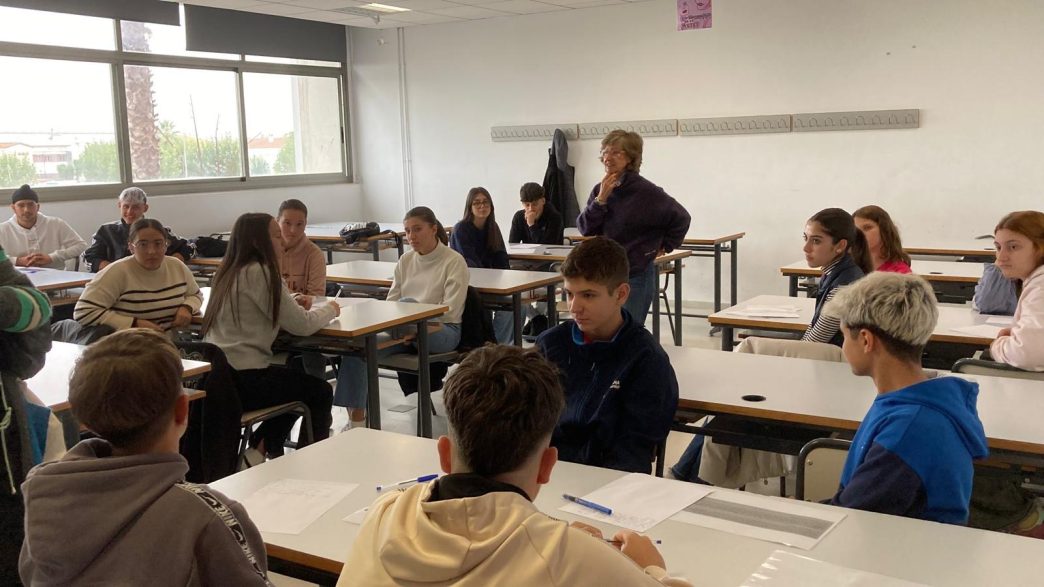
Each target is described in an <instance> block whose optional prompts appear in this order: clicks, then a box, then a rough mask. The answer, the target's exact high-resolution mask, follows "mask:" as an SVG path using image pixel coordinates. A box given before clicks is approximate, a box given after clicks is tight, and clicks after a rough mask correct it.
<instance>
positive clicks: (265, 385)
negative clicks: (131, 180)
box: [202, 212, 341, 461]
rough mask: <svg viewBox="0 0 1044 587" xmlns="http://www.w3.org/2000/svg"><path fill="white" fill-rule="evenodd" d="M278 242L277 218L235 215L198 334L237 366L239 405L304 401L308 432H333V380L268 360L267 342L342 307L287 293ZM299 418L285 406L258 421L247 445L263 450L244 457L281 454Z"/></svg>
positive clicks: (315, 324) (306, 330) (302, 332)
mask: <svg viewBox="0 0 1044 587" xmlns="http://www.w3.org/2000/svg"><path fill="white" fill-rule="evenodd" d="M282 246H283V241H282V235H281V233H280V231H279V225H278V224H276V221H275V218H272V217H271V216H270V215H268V214H265V213H261V212H258V213H248V214H243V215H242V216H240V217H239V218H237V219H236V223H235V225H234V226H233V227H232V236H230V237H229V239H228V251H227V252H226V253H225V258H224V260H222V261H221V266H220V267H218V270H217V273H215V274H214V280H213V282H212V283H213V285H212V286H211V289H210V299H209V300H208V302H207V311H206V314H205V315H204V316H203V329H202V331H203V340H204V341H205V342H209V343H213V344H215V345H217V346H218V347H220V348H221V350H222V351H223V352H224V353H225V358H226V359H228V364H229V365H230V366H231V367H232V369H233V370H234V371H235V380H236V391H237V392H239V401H240V403H241V404H242V406H243V410H244V411H248V410H257V409H260V408H267V407H269V406H275V405H279V404H283V403H286V402H291V401H300V402H304V403H305V405H307V406H308V411H309V412H311V416H312V439H313V440H314V441H316V442H318V441H320V440H323V439H324V438H329V436H330V423H331V419H332V418H331V414H330V402H331V397H330V384H329V383H327V382H325V381H323V380H322V379H319V378H317V377H313V376H311V375H308V374H307V373H301V372H298V371H294V370H292V369H288V368H286V367H282V366H277V365H272V364H271V362H272V342H273V341H275V338H276V335H277V334H279V331H280V330H285V331H287V332H289V333H290V334H293V335H297V336H308V335H311V334H315V332H316V331H318V330H319V329H321V328H322V327H323V326H326V325H327V324H329V323H330V321H331V320H333V319H334V318H335V317H337V316H339V315H340V313H341V307H340V306H338V305H337V304H336V303H326V304H322V305H318V306H316V307H312V298H311V297H310V296H298V297H297V298H294V297H293V295H291V293H290V290H289V289H287V287H286V284H285V283H283V280H282V279H281V277H280V273H279V262H278V260H277V257H276V251H277V250H278V249H280V248H281V247H282ZM296 419H297V416H296V415H294V414H286V415H283V416H280V417H278V418H274V419H271V420H268V421H266V422H264V423H263V424H261V426H260V427H259V428H258V429H257V432H255V433H254V436H253V437H252V438H251V439H250V446H251V447H252V448H253V449H255V450H256V451H257V452H258V453H260V454H256V453H250V454H249V455H248V456H249V458H248V461H250V460H260V457H262V456H265V455H267V456H269V457H278V456H281V455H282V454H283V444H284V443H285V442H286V438H287V436H288V435H289V434H290V429H291V428H293V425H294V420H296ZM302 442H303V437H302ZM298 446H301V443H299V444H298Z"/></svg>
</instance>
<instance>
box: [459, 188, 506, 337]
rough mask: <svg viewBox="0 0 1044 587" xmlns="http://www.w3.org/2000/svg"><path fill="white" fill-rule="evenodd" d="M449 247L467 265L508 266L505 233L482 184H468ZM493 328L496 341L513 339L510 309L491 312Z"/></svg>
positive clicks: (478, 266) (494, 267)
mask: <svg viewBox="0 0 1044 587" xmlns="http://www.w3.org/2000/svg"><path fill="white" fill-rule="evenodd" d="M449 245H450V248H451V249H453V250H454V251H457V252H458V253H460V254H461V256H462V257H464V261H465V262H466V263H467V264H468V267H477V268H480V269H510V268H511V265H510V264H509V263H508V256H507V249H505V248H504V235H503V234H502V233H501V232H500V226H499V225H497V218H496V215H495V214H494V209H493V198H492V196H490V195H489V191H487V190H486V188H483V187H476V188H471V190H469V191H468V199H467V202H466V203H465V204H464V218H463V219H461V221H460V222H458V223H457V224H455V225H454V226H453V233H452V235H451V236H450V242H449ZM493 332H494V333H495V334H496V337H497V342H499V343H501V344H511V342H512V341H514V339H515V317H514V314H513V313H512V312H511V311H510V310H497V311H495V312H493Z"/></svg>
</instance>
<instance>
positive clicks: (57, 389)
mask: <svg viewBox="0 0 1044 587" xmlns="http://www.w3.org/2000/svg"><path fill="white" fill-rule="evenodd" d="M86 348H87V347H85V346H82V345H78V344H72V343H68V342H53V343H51V350H49V351H47V360H46V362H45V363H44V367H43V369H41V370H40V372H39V373H37V374H36V375H34V376H33V377H32V378H31V379H28V380H26V382H25V383H26V385H28V386H29V389H31V390H32V392H33V393H35V394H36V397H38V398H40V400H41V401H43V403H44V405H45V406H47V407H49V408H51V411H53V412H62V411H65V410H68V409H69V377H70V376H71V375H72V371H73V367H75V366H76V360H77V359H79V358H80V355H82V354H83V351H84V349H86ZM181 366H182V368H184V373H182V378H183V379H192V378H193V377H198V376H200V375H203V374H204V373H207V372H209V371H210V363H206V362H203V361H190V360H188V359H182V360H181ZM191 391H192V393H191V394H189V399H198V398H201V397H203V396H204V395H205V394H204V393H203V391H202V390H195V389H194V390H191Z"/></svg>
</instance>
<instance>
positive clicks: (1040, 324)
mask: <svg viewBox="0 0 1044 587" xmlns="http://www.w3.org/2000/svg"><path fill="white" fill-rule="evenodd" d="M994 244H995V246H996V247H997V267H998V268H1000V270H1001V271H1002V272H1003V273H1004V276H1005V277H1007V278H1008V279H1013V280H1018V281H1017V283H1018V284H1019V289H1021V290H1022V292H1021V293H1020V294H1019V303H1018V306H1017V307H1016V308H1015V318H1014V322H1013V323H1012V326H1011V328H1004V329H1002V330H1001V331H1000V334H998V335H997V339H996V340H994V341H993V344H991V345H990V357H991V358H992V359H993V360H995V361H1000V362H1002V363H1008V364H1009V365H1013V366H1015V367H1018V368H1019V369H1026V370H1027V371H1044V213H1041V212H1037V211H1035V210H1026V211H1023V212H1012V213H1011V214H1008V215H1007V216H1005V217H1004V218H1002V219H1001V221H1000V222H999V223H998V224H997V228H996V229H995V230H994Z"/></svg>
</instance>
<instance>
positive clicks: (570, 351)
mask: <svg viewBox="0 0 1044 587" xmlns="http://www.w3.org/2000/svg"><path fill="white" fill-rule="evenodd" d="M561 272H562V276H563V277H564V278H565V282H564V284H563V289H564V290H565V292H566V296H567V297H568V299H569V311H570V312H571V313H572V315H573V320H570V321H567V322H564V323H563V324H560V325H558V326H556V327H554V328H552V329H550V330H547V331H545V332H544V333H543V334H541V335H540V337H539V338H537V342H536V344H537V347H538V348H539V349H540V351H541V353H543V355H544V356H545V357H547V358H548V360H550V361H551V362H552V363H554V364H556V365H558V368H559V369H560V370H561V372H562V381H563V385H564V387H565V393H566V410H565V412H564V413H563V414H562V418H561V420H560V421H559V423H558V426H557V427H556V428H555V434H554V436H553V437H552V440H551V444H552V445H553V446H555V447H556V448H557V449H558V453H559V454H560V455H561V456H562V459H563V460H566V461H571V462H575V463H583V464H585V465H593V466H596V467H605V468H608V469H619V470H621V471H633V472H638V473H649V472H650V471H651V470H652V461H653V457H654V456H655V452H656V447H657V445H659V444H660V443H661V442H664V440H665V439H666V438H667V433H668V432H670V428H671V422H672V421H673V420H674V412H675V410H676V409H677V407H678V380H677V378H676V377H675V375H674V369H673V368H672V367H671V362H670V359H668V358H667V353H665V352H664V351H663V348H662V347H661V346H660V343H658V342H656V339H654V338H653V337H652V335H651V334H649V331H648V330H646V329H645V328H643V327H642V325H641V324H638V323H637V322H636V321H635V320H634V319H633V318H632V317H631V313H630V312H628V311H627V309H626V307H625V306H624V304H625V303H626V302H627V296H628V294H629V293H630V286H629V285H628V283H627V253H626V251H624V249H623V247H621V246H620V245H618V244H617V243H616V242H614V241H611V240H609V239H607V238H605V237H595V238H592V239H590V240H586V241H584V242H582V243H580V244H579V245H577V246H576V247H575V248H574V249H573V250H572V251H571V252H570V253H569V256H568V257H566V260H565V262H563V263H562V268H561Z"/></svg>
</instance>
